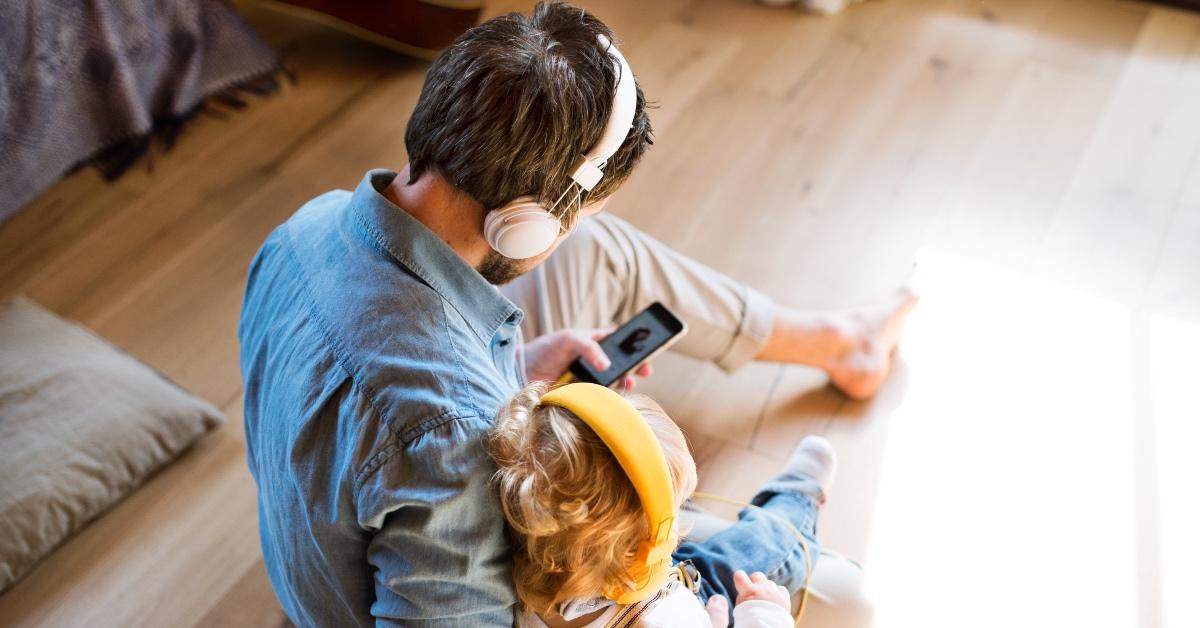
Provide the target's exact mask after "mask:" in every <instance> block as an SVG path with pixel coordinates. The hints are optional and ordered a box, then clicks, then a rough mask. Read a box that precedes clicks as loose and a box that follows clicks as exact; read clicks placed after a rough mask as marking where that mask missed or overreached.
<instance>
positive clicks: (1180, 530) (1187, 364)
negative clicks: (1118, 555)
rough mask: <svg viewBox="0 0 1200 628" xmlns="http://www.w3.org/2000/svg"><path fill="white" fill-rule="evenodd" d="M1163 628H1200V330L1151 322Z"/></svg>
mask: <svg viewBox="0 0 1200 628" xmlns="http://www.w3.org/2000/svg"><path fill="white" fill-rule="evenodd" d="M1149 327H1150V334H1149V336H1150V372H1151V375H1152V378H1151V390H1152V392H1151V397H1152V399H1153V408H1154V430H1155V435H1156V439H1155V440H1156V442H1155V444H1156V453H1157V462H1158V465H1157V474H1158V482H1159V484H1158V491H1159V510H1160V518H1159V528H1160V531H1159V535H1160V536H1159V543H1160V548H1161V549H1160V559H1159V560H1160V561H1161V564H1162V571H1163V573H1162V582H1163V586H1162V598H1163V599H1162V619H1163V623H1162V626H1163V628H1193V627H1195V626H1200V595H1197V590H1196V588H1197V587H1198V586H1200V537H1198V536H1197V535H1200V504H1198V503H1197V502H1198V497H1197V495H1200V488H1197V483H1200V367H1198V366H1197V365H1200V326H1197V325H1195V324H1191V323H1185V322H1183V321H1179V320H1175V319H1172V318H1167V317H1164V316H1151V317H1150V324H1149Z"/></svg>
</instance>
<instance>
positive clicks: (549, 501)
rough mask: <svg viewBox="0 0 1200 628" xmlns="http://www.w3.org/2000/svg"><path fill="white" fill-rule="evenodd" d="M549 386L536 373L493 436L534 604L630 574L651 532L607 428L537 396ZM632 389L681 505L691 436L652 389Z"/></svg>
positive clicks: (516, 573) (504, 501)
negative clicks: (648, 392)
mask: <svg viewBox="0 0 1200 628" xmlns="http://www.w3.org/2000/svg"><path fill="white" fill-rule="evenodd" d="M552 388H553V385H552V384H549V383H547V382H534V383H532V384H529V385H528V386H526V387H525V388H524V389H522V390H521V392H519V393H517V395H516V396H515V397H513V399H512V401H510V402H509V404H508V406H507V407H504V408H501V410H500V412H499V414H498V416H497V417H496V425H495V427H494V429H493V430H492V433H491V436H490V438H489V439H488V441H489V449H490V452H491V454H492V457H493V458H494V459H495V461H496V465H497V466H498V467H499V470H498V471H497V472H496V481H497V483H498V484H499V489H500V504H501V506H502V507H503V509H504V518H505V519H506V520H507V521H508V525H509V527H510V528H511V530H512V533H513V534H512V537H513V538H512V542H513V580H514V582H515V584H516V589H517V598H518V599H519V600H520V602H521V605H522V607H523V608H524V609H525V610H528V611H532V612H535V613H548V612H551V611H553V610H554V607H555V605H556V604H557V603H558V602H561V601H563V600H567V599H571V598H578V597H583V596H588V595H594V594H596V593H598V592H600V591H601V590H603V589H604V588H605V587H606V585H607V584H609V583H611V582H618V581H626V582H628V577H627V576H626V575H625V574H626V572H627V571H628V569H629V566H630V565H631V564H632V562H633V560H634V558H635V552H636V550H637V546H638V543H639V542H640V541H642V540H643V539H645V538H646V537H647V535H648V532H647V525H646V514H645V512H644V511H643V510H642V507H641V501H640V500H639V499H638V496H637V492H636V491H635V490H634V488H633V484H632V483H630V481H629V478H628V476H626V475H625V472H624V471H623V470H622V469H621V466H620V464H618V463H617V461H616V459H615V458H614V457H613V455H612V453H611V452H610V451H609V449H608V447H607V446H606V445H605V444H604V442H603V441H601V440H600V437H599V436H597V435H596V433H595V432H593V431H592V429H591V428H589V427H588V426H587V424H585V423H584V422H583V421H582V420H580V419H579V418H578V417H576V416H575V415H574V414H573V413H571V411H569V410H566V409H565V408H560V407H557V406H543V405H540V401H541V397H542V395H544V394H545V393H547V392H549V391H550V390H551V389H552ZM626 398H627V399H629V401H630V402H631V403H632V404H633V406H634V408H636V409H637V411H638V413H639V414H641V415H642V417H643V418H645V419H646V423H647V424H648V425H649V426H650V429H651V431H653V432H654V435H655V436H656V437H658V442H659V443H660V444H661V445H662V448H663V452H664V453H665V454H666V457H667V466H668V468H669V469H670V471H671V481H672V484H673V485H674V487H675V498H676V501H677V504H676V506H678V504H679V503H682V502H683V500H684V499H686V498H687V497H688V496H689V495H691V493H692V491H694V490H695V489H696V463H695V461H694V460H692V455H691V453H690V452H689V451H688V447H687V441H686V440H684V437H683V433H682V432H680V431H679V427H678V426H676V425H675V423H674V422H673V421H671V418H670V417H668V416H667V414H666V412H664V411H663V409H662V407H661V406H659V405H658V404H657V403H655V402H654V401H653V400H652V399H650V398H649V397H646V396H644V395H626Z"/></svg>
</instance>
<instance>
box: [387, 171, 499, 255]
mask: <svg viewBox="0 0 1200 628" xmlns="http://www.w3.org/2000/svg"><path fill="white" fill-rule="evenodd" d="M408 177H409V167H408V166H407V165H406V166H404V169H403V170H401V171H400V173H399V174H398V175H396V178H395V179H394V180H393V181H392V183H391V184H390V185H388V187H387V189H385V190H384V191H383V196H384V197H385V198H387V199H388V200H389V201H391V202H392V203H393V204H394V205H396V206H397V207H400V208H402V209H403V210H404V211H405V212H407V213H408V214H409V215H410V216H412V217H413V218H416V219H417V220H418V221H419V222H420V223H421V224H423V225H425V226H426V227H427V228H428V229H429V230H430V231H432V232H434V233H435V234H436V235H437V236H438V237H439V238H441V240H442V241H443V242H445V243H446V245H447V246H449V247H450V248H451V249H453V250H454V252H455V253H457V254H458V256H459V257H461V258H463V260H464V261H465V262H466V263H467V264H470V266H471V268H478V267H479V265H480V264H481V263H482V262H483V259H484V257H486V256H487V253H488V251H489V250H490V247H488V244H487V240H486V239H485V238H484V236H483V213H484V208H483V206H482V205H480V204H479V203H478V202H476V201H475V200H474V199H472V198H471V197H469V196H467V195H466V194H463V193H462V192H460V191H459V190H457V189H455V188H454V186H453V185H451V184H450V183H449V182H448V181H446V180H445V179H443V178H442V177H441V175H439V174H437V173H436V172H433V171H432V170H426V171H425V172H424V173H422V174H421V176H420V178H418V179H417V180H416V181H414V182H413V183H412V184H411V185H410V184H409V183H408Z"/></svg>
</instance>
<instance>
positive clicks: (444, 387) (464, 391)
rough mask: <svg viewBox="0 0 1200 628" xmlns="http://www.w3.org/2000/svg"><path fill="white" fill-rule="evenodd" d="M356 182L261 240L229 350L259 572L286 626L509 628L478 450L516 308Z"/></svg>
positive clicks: (508, 593)
mask: <svg viewBox="0 0 1200 628" xmlns="http://www.w3.org/2000/svg"><path fill="white" fill-rule="evenodd" d="M395 176H396V173H394V172H390V171H386V170H373V171H371V172H369V173H367V175H366V177H365V178H364V179H363V181H362V183H361V184H360V185H359V186H358V189H357V190H355V191H354V192H353V193H350V192H346V191H334V192H330V193H328V194H325V195H322V196H320V197H317V198H315V199H313V200H312V201H310V202H309V203H307V204H306V205H304V206H303V207H301V208H300V210H299V211H297V212H296V213H295V214H294V215H293V216H292V217H291V218H289V219H288V221H287V222H285V223H284V224H282V225H281V226H279V227H278V228H277V229H275V231H274V232H272V233H271V235H270V236H269V237H268V238H267V240H266V242H265V243H264V244H263V246H262V249H261V250H260V251H259V252H258V255H257V256H256V257H255V258H254V261H253V262H252V263H251V266H250V276H249V281H248V284H247V287H246V296H245V303H244V304H243V308H242V316H241V321H240V324H239V326H238V336H239V338H240V340H241V366H242V377H243V379H244V381H245V392H246V398H245V426H246V449H247V459H248V461H249V464H250V471H251V473H252V474H253V476H254V479H255V482H256V483H257V484H258V509H259V525H260V534H261V540H262V548H263V556H264V558H265V561H266V567H267V573H268V574H269V575H270V578H271V583H272V584H273V586H274V588H275V592H276V594H277V595H278V597H279V600H280V602H281V604H282V605H283V608H284V610H285V611H286V612H287V614H288V615H289V616H290V617H291V618H292V620H293V621H295V622H296V623H297V624H298V625H300V626H349V625H361V626H366V625H370V624H372V623H375V624H393V623H399V624H403V625H407V626H426V625H430V626H432V625H438V626H442V625H454V626H475V625H488V626H493V625H494V626H501V625H503V626H510V625H512V621H513V614H512V605H513V604H514V601H515V597H514V594H513V589H512V582H511V577H510V573H509V569H510V563H509V557H508V554H507V552H508V546H507V543H506V541H505V537H504V520H503V517H502V516H501V513H500V510H499V502H498V500H497V497H496V495H495V493H494V490H493V488H492V486H491V475H492V473H493V472H494V470H495V469H494V467H493V466H492V463H491V460H490V458H489V457H488V455H487V452H486V450H485V448H484V442H483V439H484V436H485V434H486V433H487V430H488V429H489V427H490V426H491V424H492V420H493V418H494V416H495V412H496V410H497V408H498V407H499V406H500V404H501V403H502V402H504V401H506V400H507V399H508V398H509V397H511V396H512V394H513V393H514V392H515V391H516V390H517V389H518V388H519V387H520V385H521V383H522V380H523V378H524V376H523V373H522V369H521V367H520V366H519V361H520V356H519V355H518V348H519V347H520V346H521V344H522V340H521V337H520V327H519V323H520V320H521V316H522V314H521V311H520V310H519V309H518V308H517V307H516V306H515V305H513V304H512V303H511V302H510V301H509V300H508V299H506V298H505V297H504V296H502V295H501V294H500V293H499V292H498V291H497V290H496V288H495V287H494V286H492V285H491V284H489V283H487V281H486V280H484V279H483V277H482V276H480V275H479V273H477V272H476V271H475V270H474V269H473V268H471V267H470V266H469V265H468V264H467V263H466V262H464V261H463V260H462V258H460V257H458V256H457V255H456V254H455V253H454V252H453V251H452V250H451V249H450V248H449V247H448V246H446V244H445V243H443V242H442V241H441V240H440V239H439V238H438V237H437V236H436V235H434V234H433V233H432V232H431V231H429V230H428V229H427V228H426V227H425V226H424V225H422V224H421V223H420V222H418V221H417V220H416V219H414V218H412V217H411V216H409V215H408V214H407V213H405V212H404V211H403V210H402V209H400V208H399V207H396V206H395V205H393V204H392V203H390V202H389V201H388V200H387V199H386V198H384V197H383V196H382V195H381V194H380V191H382V190H383V189H384V188H386V187H387V185H388V184H389V183H390V182H391V180H392V179H393V178H394V177H395Z"/></svg>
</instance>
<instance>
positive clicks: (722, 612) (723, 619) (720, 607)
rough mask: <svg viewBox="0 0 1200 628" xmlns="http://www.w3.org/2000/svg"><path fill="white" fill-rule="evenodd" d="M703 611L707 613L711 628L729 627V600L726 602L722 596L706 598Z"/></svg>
mask: <svg viewBox="0 0 1200 628" xmlns="http://www.w3.org/2000/svg"><path fill="white" fill-rule="evenodd" d="M704 610H706V611H708V619H709V621H711V622H712V628H728V627H729V600H726V599H725V596H724V595H714V596H712V597H710V598H708V604H707V605H705V607H704Z"/></svg>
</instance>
